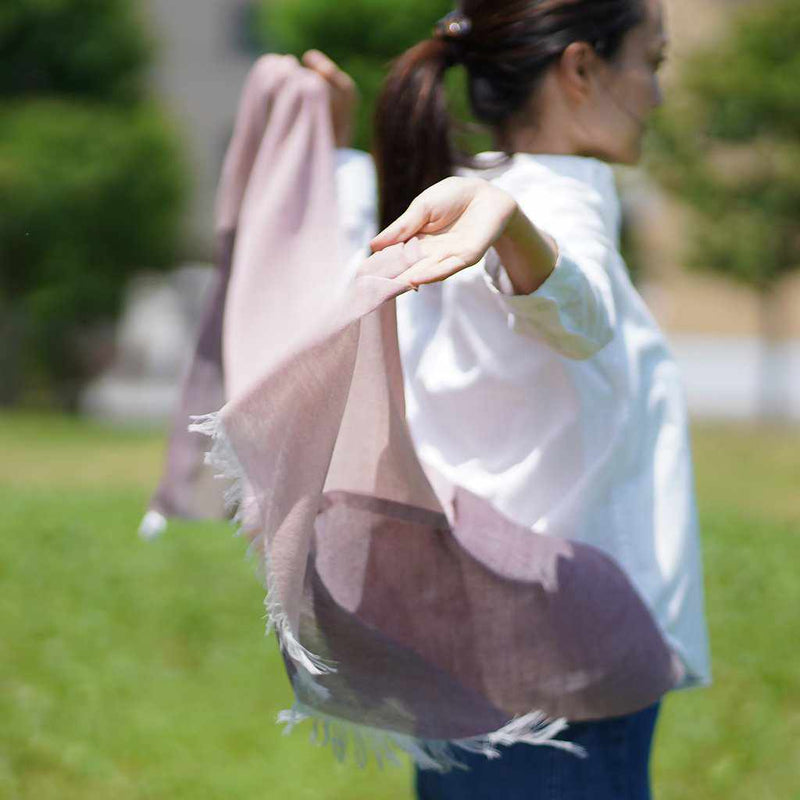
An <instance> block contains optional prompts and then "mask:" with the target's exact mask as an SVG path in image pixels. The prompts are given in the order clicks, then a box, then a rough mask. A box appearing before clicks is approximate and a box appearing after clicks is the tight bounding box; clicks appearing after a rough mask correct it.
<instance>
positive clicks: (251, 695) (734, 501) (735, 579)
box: [0, 415, 800, 800]
mask: <svg viewBox="0 0 800 800" xmlns="http://www.w3.org/2000/svg"><path fill="white" fill-rule="evenodd" d="M162 446H163V442H162V439H161V437H160V436H158V435H156V434H153V433H139V432H133V431H122V432H121V431H111V430H107V429H104V428H102V427H100V426H97V425H89V424H86V423H81V422H78V421H73V420H66V419H59V418H49V417H35V416H26V415H6V416H0V453H2V458H1V459H0V509H2V510H0V619H2V640H1V645H0V683H1V684H2V687H1V688H2V695H1V699H0V798H3V800H5V799H6V798H9V800H11V799H12V798H20V799H22V798H24V799H25V800H51V798H52V799H53V800H55V799H56V798H57V799H58V800H70V799H71V798H75V799H76V800H78V799H79V800H88V799H89V798H92V800H95V799H99V798H102V799H103V800H128V799H129V798H130V799H132V798H137V800H138V799H139V798H153V799H155V798H158V800H182V799H183V798H186V799H187V800H188V799H189V798H191V799H192V800H210V799H212V798H220V800H221V799H222V798H225V800H255V799H256V798H259V799H261V798H289V799H290V800H293V799H294V798H298V799H302V798H326V799H327V798H330V799H331V800H392V798H409V797H410V796H411V791H410V775H409V770H408V769H407V768H399V769H398V768H389V769H386V770H384V771H382V772H381V771H379V770H378V769H377V768H374V767H370V768H368V769H367V770H364V771H361V770H358V769H357V768H355V767H352V766H349V765H347V766H343V765H340V764H338V763H337V762H336V761H335V760H334V758H333V756H332V754H331V753H329V752H328V751H327V750H324V749H318V748H315V747H313V746H311V745H310V744H309V743H308V741H307V738H306V734H305V730H304V728H303V727H302V726H301V727H299V728H298V729H297V730H296V731H295V732H294V733H293V734H292V735H291V736H288V737H287V736H283V735H281V732H280V728H279V727H278V726H276V725H275V724H274V719H275V715H276V713H277V712H278V711H279V710H280V709H282V708H285V707H287V706H288V705H290V704H291V694H290V690H289V686H288V683H287V681H286V678H285V677H284V673H283V668H282V664H281V660H280V658H279V655H278V652H277V648H276V646H275V644H274V642H273V641H272V639H270V638H265V637H264V635H263V618H262V617H263V608H262V605H261V602H262V592H261V588H260V586H259V583H258V581H257V579H256V577H255V573H254V568H253V565H252V564H251V563H250V562H249V561H248V560H247V558H246V557H245V546H244V542H243V541H242V540H241V539H237V538H235V537H234V536H233V535H232V532H231V531H232V529H231V528H229V527H227V526H225V525H223V524H192V525H190V524H179V525H175V526H174V527H173V528H172V529H171V530H170V533H169V534H168V535H167V536H165V537H163V538H162V539H160V540H158V541H155V542H151V543H143V542H141V541H139V539H138V538H137V536H136V533H135V531H136V526H137V524H138V521H139V517H140V514H141V511H142V509H143V507H144V504H145V502H146V499H147V496H148V494H149V492H150V490H151V489H152V487H153V485H154V482H155V479H156V476H157V474H158V470H159V468H160V462H161V453H162ZM695 450H696V460H697V472H698V487H699V492H700V504H701V514H702V520H703V534H704V552H705V560H706V568H707V586H708V606H709V617H710V623H711V629H712V647H713V655H714V674H715V684H714V686H713V688H711V689H707V690H700V691H692V692H686V693H682V694H676V695H674V696H671V697H670V698H669V699H668V700H667V702H666V705H665V709H664V713H663V716H662V720H661V723H660V727H659V732H658V736H657V743H656V756H655V786H656V797H657V798H658V800H673V799H674V800H678V798H681V800H683V799H684V798H701V799H702V800H716V798H719V799H720V800H722V798H725V800H738V799H739V798H741V799H742V800H744V798H747V799H748V800H750V799H751V798H757V799H758V800H772V799H773V798H774V800H795V798H800V653H798V640H800V637H798V625H797V609H798V608H800V581H798V580H797V577H796V571H797V566H798V549H797V539H798V537H799V536H800V433H799V432H796V431H795V432H791V431H786V430H758V429H734V428H721V427H713V428H711V427H708V428H706V427H702V428H699V429H698V430H696V431H695Z"/></svg>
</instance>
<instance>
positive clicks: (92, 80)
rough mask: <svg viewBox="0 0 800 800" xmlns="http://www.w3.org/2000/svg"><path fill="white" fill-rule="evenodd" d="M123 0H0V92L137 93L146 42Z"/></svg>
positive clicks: (124, 97) (125, 96) (107, 96)
mask: <svg viewBox="0 0 800 800" xmlns="http://www.w3.org/2000/svg"><path fill="white" fill-rule="evenodd" d="M134 9H135V6H134V4H133V3H131V2H129V0H3V2H2V4H0V54H2V63H3V69H2V71H0V95H5V96H8V95H26V94H30V93H36V94H43V93H44V94H69V95H78V96H81V97H92V98H96V99H100V100H110V101H115V102H122V103H130V102H134V101H137V100H140V99H141V98H142V97H143V95H144V89H145V81H144V77H145V76H144V72H143V71H144V69H145V68H146V67H147V65H148V62H149V56H150V47H149V43H148V41H147V39H146V37H145V35H144V30H143V28H142V26H141V25H140V24H139V21H138V19H137V17H136V13H135V11H134Z"/></svg>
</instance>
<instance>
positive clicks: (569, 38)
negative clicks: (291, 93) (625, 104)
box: [375, 0, 646, 227]
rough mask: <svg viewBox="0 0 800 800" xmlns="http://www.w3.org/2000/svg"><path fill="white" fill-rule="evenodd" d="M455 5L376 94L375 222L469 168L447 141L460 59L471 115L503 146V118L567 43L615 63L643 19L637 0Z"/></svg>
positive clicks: (466, 1) (471, 0) (491, 0)
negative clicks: (448, 82)
mask: <svg viewBox="0 0 800 800" xmlns="http://www.w3.org/2000/svg"><path fill="white" fill-rule="evenodd" d="M458 7H459V10H458V11H456V12H453V13H452V14H449V15H447V16H446V17H444V18H443V19H441V20H439V23H437V27H436V35H435V36H434V38H433V39H428V40H427V41H424V42H422V43H420V44H418V45H416V46H415V47H412V48H411V49H410V50H408V51H407V52H405V53H404V54H403V55H402V56H400V58H399V59H398V60H397V61H396V62H395V63H394V65H393V67H392V70H391V72H390V74H389V77H388V78H387V80H386V83H385V84H384V88H383V92H382V94H381V96H380V98H379V100H378V105H377V112H376V119H375V148H376V153H375V156H376V158H375V161H376V165H377V168H378V181H379V187H380V193H381V198H380V222H381V227H386V225H388V224H389V223H390V222H392V221H393V220H395V219H396V218H397V217H399V216H400V215H401V214H402V213H403V212H404V211H405V210H406V208H407V207H408V205H409V204H410V203H411V201H412V200H413V199H414V198H415V197H416V196H417V195H418V194H420V192H422V191H424V190H425V189H427V188H428V187H429V186H431V185H433V184H434V183H437V182H438V181H440V180H442V179H444V178H446V177H448V176H449V175H451V174H452V173H453V171H454V170H455V168H456V166H457V165H462V164H464V165H470V166H474V162H473V161H472V159H469V158H467V157H466V155H464V154H461V153H458V152H457V151H456V149H455V147H454V145H453V137H452V135H451V127H452V123H451V119H450V115H449V113H448V111H447V101H446V97H445V89H444V73H445V72H446V70H447V69H448V67H450V66H451V65H453V64H455V63H460V64H463V65H464V67H465V69H466V72H467V89H468V95H469V100H470V107H471V109H472V113H473V116H474V117H475V119H476V120H477V121H478V122H479V123H482V124H483V125H485V126H487V127H488V128H489V130H491V131H492V132H493V133H494V135H495V140H496V142H497V143H498V144H502V143H503V141H504V140H505V136H504V131H505V128H506V126H507V124H508V122H509V121H510V120H512V119H513V116H514V114H516V113H517V112H519V111H520V110H521V109H522V108H523V107H524V106H525V104H526V103H527V102H528V99H529V98H530V97H531V96H532V94H533V92H534V90H535V89H536V87H537V86H538V85H539V83H540V82H541V80H542V79H543V77H544V75H545V73H546V72H547V70H548V69H549V68H550V66H551V65H552V64H553V63H554V62H555V61H557V60H558V59H559V58H560V57H561V54H562V53H563V52H564V50H565V49H566V48H567V47H568V46H569V45H570V43H572V42H578V41H582V42H588V43H590V44H591V45H592V46H593V47H594V49H595V51H596V52H597V53H598V55H600V56H601V57H602V58H604V59H606V60H609V61H611V60H613V59H614V58H615V57H616V54H617V52H618V51H619V48H620V47H621V44H622V41H623V38H624V37H625V35H626V34H627V32H628V31H630V30H631V29H632V28H633V27H635V26H636V25H638V24H640V23H641V22H642V21H643V20H644V19H645V17H646V8H645V3H644V1H643V0H460V2H459V3H458Z"/></svg>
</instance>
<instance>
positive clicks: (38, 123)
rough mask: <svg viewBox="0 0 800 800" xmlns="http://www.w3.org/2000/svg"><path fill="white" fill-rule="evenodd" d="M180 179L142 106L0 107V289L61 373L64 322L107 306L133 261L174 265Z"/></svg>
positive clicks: (67, 341) (114, 307)
mask: <svg viewBox="0 0 800 800" xmlns="http://www.w3.org/2000/svg"><path fill="white" fill-rule="evenodd" d="M182 184H183V171H182V162H181V159H180V151H179V148H178V144H177V140H176V137H175V136H174V134H173V132H172V131H171V129H170V128H169V126H168V125H167V124H166V123H165V121H164V120H163V119H162V118H161V116H160V115H159V114H158V113H156V112H154V111H153V110H152V109H150V108H149V107H147V106H143V107H141V108H135V109H133V110H126V109H117V108H112V107H102V106H99V107H97V106H84V105H81V104H78V103H69V102H65V101H61V100H39V101H36V102H27V103H21V104H19V105H16V106H14V105H12V106H11V107H6V108H4V109H3V111H2V112H0V206H2V207H3V208H4V209H6V211H5V213H4V214H3V215H2V216H0V265H2V266H0V297H1V298H2V299H3V300H4V301H5V302H6V303H9V304H13V305H14V306H15V307H16V309H17V310H19V309H20V308H24V310H25V311H26V312H27V313H26V317H27V318H28V319H29V320H30V321H31V323H32V326H33V329H32V337H33V341H32V344H33V345H34V346H35V348H36V350H37V351H38V352H39V353H40V354H41V355H42V357H43V358H44V359H45V360H46V366H47V368H48V370H49V371H50V372H51V374H52V375H53V377H55V378H56V379H57V380H59V381H62V380H63V381H65V380H69V379H70V377H71V376H73V375H74V374H75V372H76V370H77V371H78V372H80V369H79V365H78V364H76V363H75V360H74V359H75V356H77V354H74V353H72V348H71V346H70V345H71V344H73V342H72V341H71V337H70V335H69V334H70V332H71V331H74V330H76V329H78V328H80V327H81V326H83V325H85V324H87V323H88V324H91V323H92V322H93V321H95V320H99V319H103V318H105V317H109V316H111V315H113V314H115V313H116V312H117V311H118V310H119V305H120V301H121V298H122V292H123V289H124V286H125V282H126V281H127V279H128V278H129V277H130V275H131V273H132V272H134V271H135V270H137V269H140V268H141V267H142V266H143V265H146V266H147V267H148V268H165V267H169V266H171V265H172V264H173V263H174V259H175V256H176V246H177V232H178V230H179V225H180V215H181V210H182V198H183V192H182V189H181V187H182Z"/></svg>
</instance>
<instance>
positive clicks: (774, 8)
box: [651, 0, 800, 294]
mask: <svg viewBox="0 0 800 800" xmlns="http://www.w3.org/2000/svg"><path fill="white" fill-rule="evenodd" d="M798 42H800V3H798V2H797V0H770V2H759V3H754V4H751V5H749V6H746V7H744V8H742V9H740V11H739V12H738V13H737V15H736V16H735V18H734V20H733V22H732V25H731V29H730V31H729V33H728V35H727V37H726V38H725V40H724V41H722V42H718V43H715V44H714V45H713V46H711V47H709V48H708V49H706V50H704V51H702V52H699V53H697V54H696V55H695V56H694V57H693V58H692V59H690V60H689V62H688V63H687V65H686V67H685V70H684V73H683V76H682V85H681V86H680V88H679V92H678V97H676V98H675V102H673V103H672V104H671V106H670V107H669V108H668V109H667V110H665V111H664V112H662V113H661V114H660V115H659V118H658V120H657V125H656V128H655V136H654V144H655V147H654V153H653V155H652V158H651V167H652V171H653V172H654V174H655V175H656V176H657V178H658V179H659V180H660V182H661V183H662V184H663V185H664V186H665V187H666V188H667V189H668V190H671V191H672V192H674V193H675V194H676V195H677V196H678V197H680V198H681V199H683V200H684V201H686V202H687V203H688V205H689V206H690V207H691V208H692V209H693V210H694V211H695V212H696V215H695V221H694V226H693V230H692V235H691V245H690V253H689V263H690V265H691V266H694V267H698V268H702V269H710V270H716V271H719V272H722V273H725V274H726V275H729V276H730V277H732V278H735V279H737V280H740V281H742V282H744V283H746V284H748V285H750V286H753V287H755V288H756V289H758V290H760V291H761V292H763V293H765V294H766V293H768V292H769V291H770V290H771V289H773V288H774V286H775V285H776V283H777V282H778V281H779V280H780V278H781V277H782V276H783V275H784V274H785V273H787V272H789V271H790V270H793V269H796V268H797V267H798V266H800V47H798Z"/></svg>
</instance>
